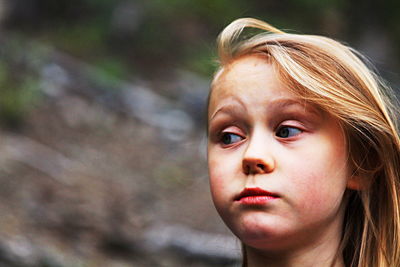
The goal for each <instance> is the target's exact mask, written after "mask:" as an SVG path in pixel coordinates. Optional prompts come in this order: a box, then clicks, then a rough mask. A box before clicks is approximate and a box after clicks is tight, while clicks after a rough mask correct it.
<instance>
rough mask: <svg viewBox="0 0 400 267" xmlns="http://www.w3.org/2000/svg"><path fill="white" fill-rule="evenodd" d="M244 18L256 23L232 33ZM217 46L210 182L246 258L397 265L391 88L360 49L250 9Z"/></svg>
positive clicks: (252, 262)
mask: <svg viewBox="0 0 400 267" xmlns="http://www.w3.org/2000/svg"><path fill="white" fill-rule="evenodd" d="M246 27H250V28H256V29H258V30H262V31H264V32H263V33H260V34H257V35H255V36H253V37H251V38H248V39H244V40H243V38H242V40H238V39H239V38H238V37H239V36H240V34H241V32H242V30H243V29H244V28H246ZM218 49H219V58H220V64H221V67H220V69H219V70H218V72H217V73H216V75H215V77H214V80H213V82H212V85H211V92H210V97H209V107H208V136H209V141H208V164H209V175H210V185H211V193H212V197H213V201H214V204H215V206H216V208H217V210H218V212H219V214H220V216H221V217H222V219H223V220H224V222H225V223H226V225H227V226H228V227H229V228H230V229H231V231H232V232H233V233H234V234H235V235H236V236H237V237H238V238H239V239H240V240H241V241H242V244H243V256H244V259H243V266H250V267H253V266H368V267H369V266H391V267H393V266H400V249H399V238H400V209H399V173H400V171H399V169H400V139H399V134H398V130H397V128H396V126H395V115H394V105H393V104H391V103H390V101H389V99H388V95H389V94H392V93H389V91H388V89H385V91H384V90H383V88H385V87H384V85H383V84H382V82H381V81H380V80H379V79H378V77H377V76H376V75H375V74H374V73H373V72H372V71H371V70H369V69H368V68H367V67H366V66H365V64H364V63H363V62H362V60H360V58H361V56H360V55H359V54H358V53H357V52H356V51H354V50H353V49H351V48H349V47H347V46H344V45H343V44H340V43H339V42H336V41H334V40H332V39H329V38H326V37H322V36H312V35H298V34H288V33H284V32H282V31H280V30H278V29H276V28H274V27H272V26H271V25H269V24H267V23H265V22H262V21H259V20H255V19H250V18H245V19H238V20H236V21H234V22H233V23H231V24H230V25H229V26H227V27H226V28H225V29H224V31H223V32H222V33H221V35H220V36H219V40H218Z"/></svg>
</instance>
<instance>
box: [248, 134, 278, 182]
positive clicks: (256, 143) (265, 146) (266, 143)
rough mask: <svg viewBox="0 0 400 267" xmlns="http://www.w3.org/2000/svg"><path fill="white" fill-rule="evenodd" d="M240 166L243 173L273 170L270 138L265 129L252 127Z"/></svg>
mask: <svg viewBox="0 0 400 267" xmlns="http://www.w3.org/2000/svg"><path fill="white" fill-rule="evenodd" d="M242 166H243V171H244V173H245V174H258V173H259V174H262V173H269V172H272V171H273V170H274V168H275V159H274V156H273V146H272V138H271V136H270V135H269V134H268V132H267V131H266V130H263V129H254V131H253V132H252V134H251V135H250V140H249V142H248V146H247V148H246V150H245V151H244V154H243V162H242Z"/></svg>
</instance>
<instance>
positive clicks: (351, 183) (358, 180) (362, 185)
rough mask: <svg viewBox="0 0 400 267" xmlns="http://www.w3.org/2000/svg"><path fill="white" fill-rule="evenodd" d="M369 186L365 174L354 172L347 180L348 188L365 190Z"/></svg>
mask: <svg viewBox="0 0 400 267" xmlns="http://www.w3.org/2000/svg"><path fill="white" fill-rule="evenodd" d="M367 187H368V179H367V178H366V176H365V175H360V174H357V173H354V174H353V175H352V176H350V178H349V179H348V180H347V188H348V189H351V190H357V191H360V190H363V189H366V188H367Z"/></svg>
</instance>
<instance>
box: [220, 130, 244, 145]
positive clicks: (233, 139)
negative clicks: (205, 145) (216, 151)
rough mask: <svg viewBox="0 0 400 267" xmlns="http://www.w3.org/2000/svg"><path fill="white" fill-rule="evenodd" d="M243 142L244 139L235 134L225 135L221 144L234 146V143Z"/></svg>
mask: <svg viewBox="0 0 400 267" xmlns="http://www.w3.org/2000/svg"><path fill="white" fill-rule="evenodd" d="M242 140H243V137H241V136H240V135H237V134H234V133H227V132H226V133H223V134H222V137H221V143H222V144H223V145H232V144H234V143H237V142H240V141H242Z"/></svg>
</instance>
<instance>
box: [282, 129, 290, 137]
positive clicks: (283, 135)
mask: <svg viewBox="0 0 400 267" xmlns="http://www.w3.org/2000/svg"><path fill="white" fill-rule="evenodd" d="M281 136H282V137H288V136H289V129H288V128H282V129H281Z"/></svg>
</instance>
